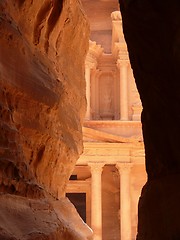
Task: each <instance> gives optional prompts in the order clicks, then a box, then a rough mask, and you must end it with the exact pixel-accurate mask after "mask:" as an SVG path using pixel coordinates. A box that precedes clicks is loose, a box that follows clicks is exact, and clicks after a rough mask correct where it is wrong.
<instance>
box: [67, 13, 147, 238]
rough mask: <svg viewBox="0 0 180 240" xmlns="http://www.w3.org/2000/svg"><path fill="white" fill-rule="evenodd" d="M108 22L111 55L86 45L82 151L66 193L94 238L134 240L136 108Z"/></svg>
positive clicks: (115, 29)
mask: <svg viewBox="0 0 180 240" xmlns="http://www.w3.org/2000/svg"><path fill="white" fill-rule="evenodd" d="M111 18H112V53H111V54H105V53H104V51H103V48H102V47H101V46H100V45H98V44H96V42H94V41H90V42H89V52H88V54H87V57H86V62H85V78H86V96H87V112H86V117H85V122H84V127H83V134H84V153H83V154H82V156H81V157H80V158H79V160H78V162H77V164H76V167H75V169H74V172H73V175H72V177H71V180H70V181H69V184H68V186H67V193H68V197H69V198H70V199H71V200H72V201H73V202H74V204H75V206H76V207H77V208H78V210H79V212H80V214H81V216H82V217H83V218H84V220H85V221H86V223H87V224H88V225H89V226H90V227H91V228H92V229H93V231H94V240H119V239H120V240H132V239H133V240H135V237H136V227H137V205H138V199H139V196H140V191H141V188H142V186H143V185H144V183H145V181H146V173H145V164H144V160H145V157H144V145H143V138H142V132H141V122H140V115H141V110H142V107H141V102H140V99H139V94H138V92H137V89H136V86H135V81H134V78H133V73H132V69H131V67H130V62H129V57H128V51H127V47H126V43H125V40H124V36H123V31H122V21H121V16H120V13H119V11H115V12H113V13H112V14H111Z"/></svg>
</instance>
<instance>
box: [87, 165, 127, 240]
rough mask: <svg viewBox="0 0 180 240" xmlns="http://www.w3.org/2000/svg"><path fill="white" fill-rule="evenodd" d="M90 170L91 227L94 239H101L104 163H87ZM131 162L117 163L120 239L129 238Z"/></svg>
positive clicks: (125, 239)
mask: <svg viewBox="0 0 180 240" xmlns="http://www.w3.org/2000/svg"><path fill="white" fill-rule="evenodd" d="M88 165H89V166H90V170H91V228H92V230H93V232H94V240H102V187H101V185H102V183H101V175H102V171H103V166H104V165H105V164H104V163H95V162H94V163H88ZM131 167H132V163H117V164H116V168H117V169H118V171H119V175H120V203H119V209H120V239H121V240H131V239H132V236H131V196H130V173H131Z"/></svg>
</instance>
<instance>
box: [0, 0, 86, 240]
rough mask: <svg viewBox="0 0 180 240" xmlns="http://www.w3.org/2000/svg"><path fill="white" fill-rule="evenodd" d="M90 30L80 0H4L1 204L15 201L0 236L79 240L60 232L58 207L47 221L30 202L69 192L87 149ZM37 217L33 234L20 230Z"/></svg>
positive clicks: (0, 14)
mask: <svg viewBox="0 0 180 240" xmlns="http://www.w3.org/2000/svg"><path fill="white" fill-rule="evenodd" d="M88 32H89V31H88V24H87V20H86V18H85V16H84V13H83V11H82V9H81V5H80V2H79V1H73V2H72V1H70V0H67V1H57V0H44V1H41V0H38V1H30V0H18V1H16V0H13V1H8V0H2V1H0V192H1V193H3V194H4V195H0V201H3V203H4V202H5V203H6V200H7V201H10V202H11V203H10V202H7V209H6V210H7V211H6V212H5V213H4V214H3V216H1V217H4V218H5V217H6V219H7V220H6V228H4V227H3V226H2V223H3V219H1V221H0V229H2V230H0V234H1V235H2V237H1V239H74V238H73V237H67V236H65V235H68V234H70V233H67V234H65V235H63V234H62V233H61V228H63V224H61V223H60V222H58V221H59V220H58V219H57V216H56V214H55V210H53V208H52V211H51V213H48V212H49V210H47V212H46V214H45V215H44V217H43V214H44V213H43V211H42V212H41V211H40V212H39V213H38V215H39V216H41V218H44V219H46V217H47V218H48V219H49V220H48V222H50V223H45V224H44V223H43V224H41V223H39V220H38V219H39V218H38V219H36V220H34V218H33V214H34V213H33V208H31V207H30V206H29V205H28V204H29V203H30V202H31V201H35V204H40V205H42V206H43V202H46V201H47V204H49V203H48V200H47V199H48V198H49V197H48V196H49V193H50V195H52V197H53V198H61V197H63V196H64V192H65V186H66V182H67V181H68V178H69V176H70V174H71V172H72V169H73V167H74V164H75V162H76V160H77V158H78V157H79V155H80V154H81V152H82V132H81V123H82V120H83V117H84V113H85V105H86V104H85V80H84V58H85V54H86V51H87V48H88ZM7 194H11V195H7ZM14 195H16V196H14ZM27 198H28V199H34V200H26V199H27ZM13 199H14V200H13ZM40 199H41V201H40ZM42 199H43V200H42ZM26 201H27V202H26ZM36 201H37V203H36ZM21 202H23V203H22V204H23V205H24V204H25V205H28V206H26V207H27V215H24V212H26V209H25V208H23V210H22V211H20V212H19V213H18V216H19V220H18V221H19V222H16V221H15V218H14V222H12V221H11V216H13V214H12V212H11V210H10V209H11V208H13V209H15V210H16V208H17V211H18V208H19V205H18V204H21ZM3 203H2V204H1V208H4V206H3ZM16 204H17V205H16ZM10 205H11V206H10ZM8 207H9V209H8ZM48 209H49V207H48ZM67 211H68V208H67ZM0 212H1V210H0ZM8 212H9V215H8ZM41 214H42V215H41ZM32 218H33V220H32V224H35V225H37V226H39V229H40V230H37V229H38V228H37V229H35V230H34V232H32V234H30V235H27V232H26V231H24V230H22V231H21V229H19V227H20V226H21V224H22V223H23V222H25V221H26V220H27V221H30V222H31V220H30V219H32ZM28 219H29V220H28ZM54 219H55V223H53V221H54ZM8 221H9V223H8ZM10 221H11V223H13V224H14V228H13V229H10V226H11V225H12V224H10ZM29 224H30V223H29V222H27V225H28V226H30V227H29V228H28V229H29V230H28V231H31V230H30V229H31V225H29ZM48 224H50V225H51V226H50V227H49V230H48V231H49V232H48V233H44V234H45V235H42V236H41V237H39V236H38V235H37V234H38V231H40V232H42V234H43V232H44V230H45V229H46V228H47V225H48ZM55 225H56V226H55ZM22 228H23V227H22ZM11 230H12V231H11ZM18 231H21V234H24V235H23V237H22V236H21V237H19V235H18V234H19V233H18ZM50 232H51V233H52V234H51V233H50ZM8 234H9V235H8ZM51 235H52V237H51ZM86 237H87V235H85V236H84V239H86ZM75 239H81V238H78V237H76V238H75Z"/></svg>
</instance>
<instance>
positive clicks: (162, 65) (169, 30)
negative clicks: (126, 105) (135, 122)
mask: <svg viewBox="0 0 180 240" xmlns="http://www.w3.org/2000/svg"><path fill="white" fill-rule="evenodd" d="M120 8H121V12H122V18H123V27H124V34H125V38H126V41H127V44H128V51H129V55H130V60H131V65H132V68H133V72H134V76H135V79H136V84H137V87H138V90H139V93H140V97H141V100H142V105H143V112H142V126H143V136H144V143H145V152H146V170H147V174H148V181H147V183H146V185H145V186H144V188H143V191H142V194H141V198H140V202H139V224H138V236H137V239H138V240H152V239H153V240H160V239H163V240H170V239H171V240H176V239H180V224H179V216H180V208H179V201H180V191H179V182H180V151H179V136H180V125H179V122H180V115H179V106H180V98H179V92H180V81H179V79H180V71H179V69H180V51H179V49H180V48H179V44H180V15H179V11H180V4H179V2H178V1H176V0H174V1H170V0H168V1H163V0H160V1H155V0H152V1H148V0H144V1H139V0H129V1H125V0H120Z"/></svg>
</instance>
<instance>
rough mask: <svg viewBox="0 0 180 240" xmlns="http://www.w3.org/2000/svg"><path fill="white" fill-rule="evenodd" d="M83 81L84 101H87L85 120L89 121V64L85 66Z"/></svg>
mask: <svg viewBox="0 0 180 240" xmlns="http://www.w3.org/2000/svg"><path fill="white" fill-rule="evenodd" d="M85 79H86V99H87V109H86V116H85V119H86V120H90V119H91V108H90V96H91V89H90V80H91V68H90V64H88V63H86V64H85Z"/></svg>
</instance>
